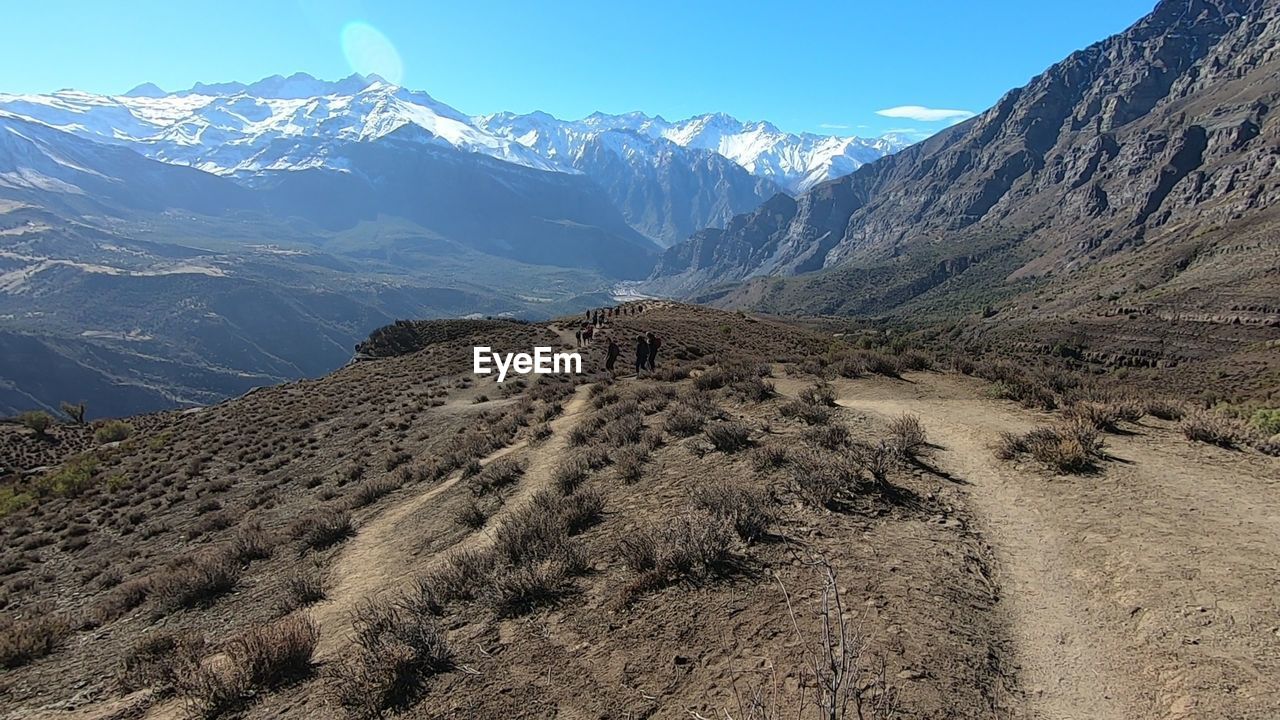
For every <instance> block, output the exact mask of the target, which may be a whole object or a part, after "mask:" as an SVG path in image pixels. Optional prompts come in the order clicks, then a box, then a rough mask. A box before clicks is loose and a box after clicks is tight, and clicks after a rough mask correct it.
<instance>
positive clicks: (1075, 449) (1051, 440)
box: [994, 420, 1103, 473]
mask: <svg viewBox="0 0 1280 720" xmlns="http://www.w3.org/2000/svg"><path fill="white" fill-rule="evenodd" d="M994 450H995V454H996V456H997V457H999V458H1001V459H1004V460H1011V459H1014V458H1017V457H1019V456H1021V455H1023V454H1027V455H1030V456H1031V457H1033V458H1035V459H1036V460H1037V461H1039V462H1041V463H1043V464H1044V465H1047V466H1048V467H1050V468H1052V469H1054V470H1057V471H1058V472H1062V473H1081V472H1087V471H1089V470H1092V469H1093V468H1094V467H1096V466H1097V462H1098V460H1100V459H1102V457H1103V451H1102V438H1100V437H1099V436H1098V431H1097V429H1096V428H1094V427H1093V426H1092V425H1090V424H1089V423H1086V422H1083V421H1080V420H1076V421H1073V422H1067V423H1063V424H1061V425H1053V426H1044V427H1038V428H1034V429H1032V430H1031V431H1029V432H1027V433H1024V434H1022V435H1015V434H1012V433H1004V434H1002V435H1001V436H1000V439H999V440H997V441H996V444H995V448H994Z"/></svg>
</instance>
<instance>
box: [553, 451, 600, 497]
mask: <svg viewBox="0 0 1280 720" xmlns="http://www.w3.org/2000/svg"><path fill="white" fill-rule="evenodd" d="M591 469H592V468H591V463H590V461H589V460H588V459H587V458H586V457H585V456H583V455H581V454H574V455H570V456H569V457H567V458H565V459H564V460H562V461H561V462H560V464H559V465H556V469H555V470H553V471H552V473H551V482H552V483H553V484H554V485H555V486H556V489H558V490H559V491H560V492H561V493H562V494H564V495H568V494H570V493H572V492H573V491H574V490H577V489H578V486H580V485H582V483H583V482H586V479H587V477H588V476H589V475H590V474H591Z"/></svg>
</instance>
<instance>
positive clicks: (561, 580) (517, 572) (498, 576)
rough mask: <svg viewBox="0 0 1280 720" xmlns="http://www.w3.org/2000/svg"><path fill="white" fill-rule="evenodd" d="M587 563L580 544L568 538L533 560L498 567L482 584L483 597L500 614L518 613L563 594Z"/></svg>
mask: <svg viewBox="0 0 1280 720" xmlns="http://www.w3.org/2000/svg"><path fill="white" fill-rule="evenodd" d="M587 567H588V564H587V560H586V554H585V551H584V550H583V549H582V546H581V545H579V544H577V543H575V542H569V541H567V542H564V543H561V544H560V545H557V546H556V547H555V548H553V549H552V550H550V551H549V552H548V553H547V554H546V555H545V556H544V557H541V558H539V559H538V560H537V561H536V562H531V563H527V564H523V565H511V566H505V567H503V568H501V569H500V570H499V572H497V573H495V574H494V576H493V577H492V579H491V580H490V583H489V585H488V587H486V588H485V600H486V601H487V602H488V603H489V604H490V605H491V606H492V607H493V609H494V611H495V612H497V614H498V615H499V616H500V617H512V616H515V615H519V614H521V613H525V612H528V611H530V610H532V609H533V608H536V607H538V606H541V605H545V604H547V603H550V602H554V601H555V600H557V599H559V598H561V597H563V596H564V595H565V594H567V593H568V592H569V591H570V590H571V588H572V584H571V581H570V578H572V577H574V576H576V575H581V574H582V573H584V572H586V569H587Z"/></svg>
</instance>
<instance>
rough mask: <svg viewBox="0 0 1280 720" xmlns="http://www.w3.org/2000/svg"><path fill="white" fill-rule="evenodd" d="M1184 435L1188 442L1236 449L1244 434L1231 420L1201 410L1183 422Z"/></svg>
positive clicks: (1188, 416)
mask: <svg viewBox="0 0 1280 720" xmlns="http://www.w3.org/2000/svg"><path fill="white" fill-rule="evenodd" d="M1181 427H1182V434H1183V435H1185V436H1186V438H1187V439H1188V440H1192V441H1195V442H1202V443H1208V444H1210V445H1217V446H1218V447H1224V448H1234V447H1236V446H1237V445H1239V444H1240V443H1241V441H1242V440H1243V438H1244V433H1243V432H1242V431H1241V428H1240V426H1239V425H1238V424H1237V423H1235V422H1234V421H1232V420H1231V418H1227V417H1224V416H1222V415H1219V414H1217V413H1214V412H1212V411H1209V410H1199V411H1196V412H1193V413H1191V414H1189V415H1187V416H1186V417H1185V418H1183V420H1182V426H1181Z"/></svg>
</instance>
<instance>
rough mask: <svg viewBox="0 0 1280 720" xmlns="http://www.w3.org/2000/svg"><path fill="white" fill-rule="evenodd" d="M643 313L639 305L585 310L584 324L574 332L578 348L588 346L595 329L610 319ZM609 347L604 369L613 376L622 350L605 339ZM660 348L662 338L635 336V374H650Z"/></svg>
mask: <svg viewBox="0 0 1280 720" xmlns="http://www.w3.org/2000/svg"><path fill="white" fill-rule="evenodd" d="M641 312H644V305H642V304H639V303H629V304H627V305H619V306H617V307H608V308H600V309H597V310H587V311H586V312H585V314H584V317H585V319H586V323H585V324H583V326H582V328H581V329H579V330H577V331H576V332H574V337H576V338H577V341H578V347H583V346H586V345H590V344H591V341H592V340H593V339H595V335H596V329H597V328H599V327H601V326H603V325H604V324H605V322H606V321H607V320H608V319H609V318H612V317H624V316H632V315H636V314H637V313H641ZM607 339H608V342H609V345H608V347H607V348H606V350H605V360H604V367H605V370H608V371H609V374H611V375H612V374H613V372H614V366H615V365H616V364H617V362H618V358H619V357H621V356H622V348H621V347H619V346H618V341H617V340H615V339H614V338H612V337H609V338H607ZM661 347H662V338H660V337H658V336H657V335H655V334H653V332H647V333H645V334H644V335H637V336H636V356H635V364H636V374H637V375H639V374H640V373H641V372H643V371H644V370H649V371H650V372H652V371H653V370H654V369H655V368H656V367H657V363H658V349H659V348H661Z"/></svg>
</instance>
